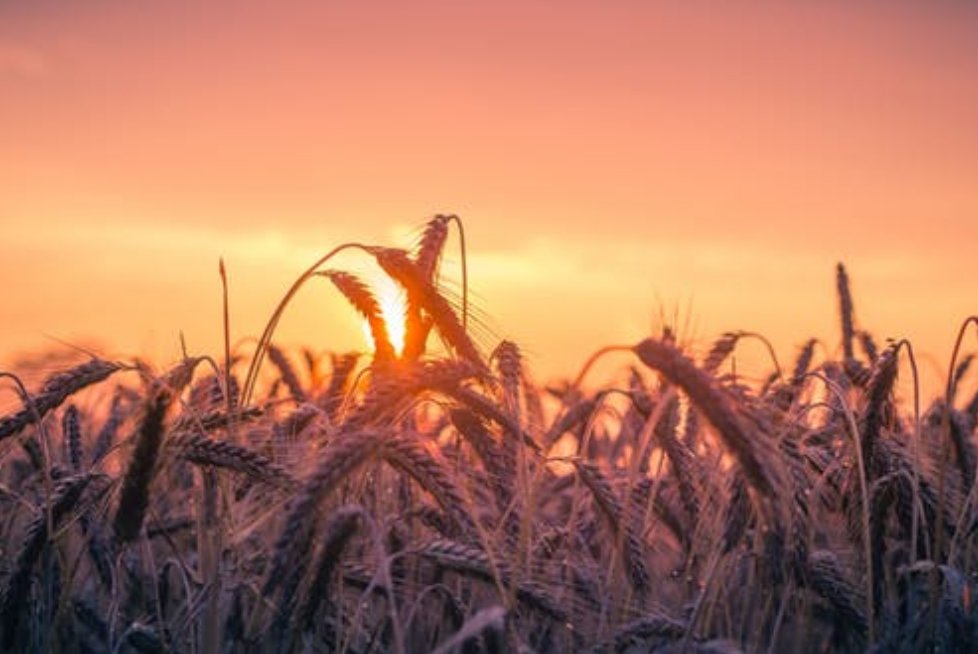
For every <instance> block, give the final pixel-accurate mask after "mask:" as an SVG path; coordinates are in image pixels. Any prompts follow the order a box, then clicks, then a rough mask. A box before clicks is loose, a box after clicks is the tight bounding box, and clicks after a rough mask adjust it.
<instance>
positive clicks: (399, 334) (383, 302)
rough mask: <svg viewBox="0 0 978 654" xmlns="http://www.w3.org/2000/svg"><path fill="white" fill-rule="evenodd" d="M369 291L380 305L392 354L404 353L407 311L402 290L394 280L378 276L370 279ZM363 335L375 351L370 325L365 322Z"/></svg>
mask: <svg viewBox="0 0 978 654" xmlns="http://www.w3.org/2000/svg"><path fill="white" fill-rule="evenodd" d="M370 289H371V291H372V292H373V294H374V296H375V297H376V298H377V303H378V304H380V315H381V317H382V318H383V319H384V325H385V326H386V327H387V336H388V337H389V338H390V340H391V345H393V346H394V352H396V353H397V355H398V356H400V355H401V353H402V352H403V351H404V330H405V324H404V323H405V316H406V311H407V305H406V302H407V299H406V298H405V296H404V290H403V289H402V288H401V287H400V286H398V285H397V283H396V282H394V280H392V279H391V278H390V277H387V276H386V275H383V274H378V275H376V276H374V277H373V278H371V279H370ZM362 329H363V334H364V338H366V340H367V343H368V344H370V346H371V348H373V349H376V347H377V346H376V343H374V340H373V336H372V335H371V333H370V325H369V324H368V323H367V321H366V320H364V321H363V326H362Z"/></svg>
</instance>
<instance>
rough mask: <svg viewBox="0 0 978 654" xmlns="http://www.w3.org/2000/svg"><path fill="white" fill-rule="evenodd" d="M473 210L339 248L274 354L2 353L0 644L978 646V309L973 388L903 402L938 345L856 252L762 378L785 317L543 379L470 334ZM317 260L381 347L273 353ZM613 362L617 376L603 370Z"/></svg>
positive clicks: (60, 647) (67, 648) (951, 382)
mask: <svg viewBox="0 0 978 654" xmlns="http://www.w3.org/2000/svg"><path fill="white" fill-rule="evenodd" d="M453 228H457V229H461V223H460V221H458V220H457V218H455V217H454V216H442V215H439V216H436V217H435V218H433V219H432V220H431V221H430V222H429V223H428V224H427V226H426V228H425V230H424V232H423V235H422V237H421V239H420V241H419V243H418V245H417V247H416V248H414V249H413V250H411V251H407V250H401V249H396V248H388V247H380V246H362V245H347V246H341V247H339V248H337V249H336V250H334V251H333V252H331V253H330V254H328V255H327V256H325V257H323V259H321V260H319V261H317V262H316V263H315V264H314V265H313V266H312V267H310V268H309V269H308V270H307V271H306V272H305V273H304V274H303V275H302V276H301V277H300V278H299V279H297V280H296V283H295V285H294V286H293V287H292V288H291V289H290V290H289V291H288V292H287V293H286V294H285V296H284V297H283V299H282V302H281V304H280V305H279V307H278V308H277V310H276V311H275V313H274V314H273V315H272V316H271V317H270V319H269V322H268V326H267V328H266V330H265V332H264V333H263V334H262V335H261V336H260V338H259V339H258V340H257V344H255V343H254V342H252V343H250V344H249V345H246V346H242V347H241V348H238V349H236V350H232V348H231V347H230V344H229V345H228V347H227V348H226V350H225V351H224V352H219V353H213V354H212V355H211V356H198V355H187V356H186V358H185V359H184V360H183V361H180V362H178V363H177V364H176V365H175V366H173V367H172V368H171V369H169V370H165V371H154V370H152V369H150V367H149V366H147V365H146V364H144V363H141V362H139V361H109V360H104V359H101V358H93V359H91V360H88V361H84V362H82V363H80V364H78V365H77V366H75V367H73V368H70V369H67V370H64V371H61V372H59V373H57V374H55V375H53V376H50V377H49V378H48V379H47V380H46V381H44V383H43V384H42V385H41V386H40V387H38V388H35V389H27V388H25V387H24V386H23V385H22V384H21V383H20V382H19V380H18V377H17V376H15V374H13V373H6V374H4V379H5V381H6V382H7V385H6V387H7V389H8V392H9V393H11V394H13V395H14V396H15V397H16V398H17V399H18V401H19V402H18V404H17V405H16V408H15V409H13V410H11V411H10V412H9V413H7V414H6V415H5V416H3V417H2V418H0V516H2V521H0V589H2V597H0V648H2V650H3V651H30V652H202V653H204V652H206V653H216V652H345V653H351V654H366V653H368V652H396V653H398V654H407V653H415V652H417V653H421V652H438V653H448V652H460V653H461V652H464V653H478V652H526V653H530V652H539V653H541V654H542V653H545V652H629V653H637V652H716V653H733V652H776V651H794V652H862V651H873V652H917V651H937V652H954V651H966V650H968V649H969V648H971V647H972V646H973V645H974V643H976V642H978V612H976V607H975V606H974V599H973V598H974V596H975V592H976V590H978V588H976V578H975V574H976V570H978V506H976V499H978V498H976V496H978V490H976V489H978V486H976V484H975V481H976V475H975V472H976V462H978V450H976V447H975V440H974V438H975V423H976V418H978V394H976V395H974V396H971V397H969V396H968V395H967V394H966V393H958V387H959V386H962V387H970V386H968V384H965V383H963V382H965V381H970V375H971V374H972V372H971V369H970V367H969V365H970V364H971V363H972V356H971V355H970V354H967V351H968V349H969V347H968V343H971V342H973V341H969V340H966V339H967V336H968V334H969V331H968V330H969V328H970V327H971V326H972V323H975V324H978V319H976V318H974V317H972V318H968V319H967V320H965V321H964V322H963V324H962V326H961V331H960V336H959V339H958V342H957V343H956V347H955V353H954V356H953V357H952V360H951V361H950V362H948V370H949V373H948V381H947V386H946V390H945V392H944V393H943V394H941V396H940V397H938V398H936V399H933V400H931V401H930V402H929V403H928V402H927V401H926V400H927V398H923V399H918V398H907V399H906V400H905V401H901V402H898V401H896V399H895V394H894V389H895V387H896V384H897V379H898V373H899V374H901V375H910V376H912V375H913V374H914V368H915V362H914V359H913V348H912V346H911V345H910V344H909V343H908V342H906V341H899V342H890V343H877V342H876V341H874V338H873V336H872V335H871V334H870V333H868V332H867V331H864V330H862V329H861V328H860V326H859V325H856V324H854V320H853V315H854V311H853V302H854V300H853V298H852V297H851V294H850V290H849V280H848V277H847V273H846V270H845V268H844V267H843V266H842V265H841V264H839V265H838V266H837V268H836V271H835V273H836V282H837V285H838V300H839V305H838V312H839V326H840V329H839V333H838V335H837V336H835V337H834V339H833V340H832V342H829V343H823V342H820V341H818V340H816V339H810V340H808V341H807V342H805V344H804V346H803V347H801V348H800V350H799V351H798V352H797V353H795V356H794V358H793V360H792V361H791V362H790V364H787V363H786V364H785V365H784V366H782V365H781V364H779V362H778V361H777V360H776V359H775V358H773V357H772V358H771V360H770V370H769V372H770V374H769V376H767V377H766V379H762V380H760V381H758V382H754V381H752V380H745V379H744V378H742V377H740V376H738V375H737V374H736V369H735V367H734V366H732V365H731V363H730V362H731V360H732V357H734V356H735V355H736V349H737V347H738V344H739V343H741V342H742V341H744V340H746V339H751V340H754V339H761V340H763V336H762V335H759V334H755V333H748V332H740V331H731V332H728V333H725V334H723V335H721V336H720V337H719V338H718V339H717V340H716V341H715V342H714V343H712V344H707V347H703V348H701V349H702V350H703V352H704V354H703V355H701V356H700V355H697V354H696V348H695V347H693V346H692V344H689V343H684V342H682V341H681V339H680V338H679V337H678V336H677V335H676V334H675V333H674V332H673V331H671V330H669V329H664V330H663V331H662V333H657V334H650V335H648V337H647V338H645V339H644V340H641V341H640V342H638V343H634V344H627V345H614V346H608V347H605V348H602V349H601V350H599V351H598V352H597V353H596V354H595V356H594V357H592V359H591V360H589V361H588V362H587V364H585V365H584V366H583V368H582V372H581V375H580V376H579V377H578V378H577V379H574V380H568V381H566V382H564V383H562V384H559V385H551V386H548V387H541V386H539V385H537V384H535V383H534V381H533V379H532V377H531V375H530V374H529V371H528V370H527V366H526V365H525V363H524V360H523V358H522V356H521V353H520V348H519V346H518V344H516V343H513V342H509V341H503V342H499V343H484V342H480V341H479V340H478V339H474V338H473V337H472V333H473V329H472V327H471V325H470V323H471V322H472V319H471V317H470V315H469V311H468V306H467V304H468V303H467V298H466V297H465V296H464V294H463V297H462V298H461V300H459V299H457V298H451V297H450V295H449V294H448V293H446V292H445V291H444V290H443V288H444V286H443V284H441V283H440V282H442V281H443V280H441V279H440V277H439V262H440V259H441V256H442V253H443V250H444V249H445V244H446V242H447V241H448V240H449V237H450V236H451V234H452V229H453ZM344 249H347V250H349V249H356V250H360V251H361V252H362V253H363V254H364V256H366V257H368V258H370V259H372V260H373V261H375V262H376V263H377V264H378V265H379V266H380V268H381V269H382V270H383V271H384V273H386V274H387V275H388V276H390V277H391V278H392V279H393V280H394V281H395V282H397V284H398V285H399V286H400V287H401V288H402V289H403V290H404V293H405V296H406V311H405V315H404V325H403V331H404V339H403V341H404V342H403V343H402V344H397V343H394V342H392V339H391V335H390V332H391V329H390V325H389V324H388V322H387V321H385V319H384V317H383V316H382V311H381V307H380V304H379V302H378V299H377V297H375V295H374V294H373V292H372V291H371V289H370V287H369V286H368V285H367V284H365V283H364V282H363V281H362V280H361V279H358V277H357V276H356V275H354V274H352V273H350V272H347V271H343V270H335V269H330V268H329V267H328V264H329V262H330V259H331V257H332V256H333V254H335V253H336V252H338V251H340V250H344ZM222 271H223V269H222ZM314 278H315V279H317V280H318V281H317V283H324V282H325V283H330V284H332V286H333V287H334V288H335V291H336V292H338V293H340V294H342V295H343V296H344V297H345V298H346V299H347V300H349V303H350V305H351V310H352V311H356V312H358V313H359V314H360V315H361V316H362V317H363V319H364V321H365V322H366V324H367V325H368V327H369V330H370V333H371V335H372V339H373V342H374V348H373V350H372V352H370V353H367V354H362V353H359V354H358V353H338V352H319V351H317V350H316V347H315V344H310V346H309V348H306V349H296V350H286V349H283V348H281V347H279V346H278V345H276V343H275V339H274V336H275V327H276V325H277V323H278V321H279V319H280V317H281V316H282V314H283V313H284V312H286V311H288V308H289V306H290V302H291V300H292V298H293V296H294V295H295V292H296V291H297V290H298V289H299V288H300V287H301V286H303V285H304V284H306V283H309V282H310V281H311V280H313V279H314ZM463 288H465V287H464V286H463ZM225 309H227V307H225ZM225 315H227V311H225ZM802 336H803V337H804V336H805V335H802ZM228 342H229V343H230V340H229V339H228ZM604 356H613V357H615V361H619V360H620V361H621V362H622V366H621V374H620V375H619V377H618V381H616V382H614V383H607V384H605V385H603V386H601V387H599V388H597V389H594V388H592V387H591V385H590V384H589V383H588V382H589V378H588V370H589V366H590V364H591V363H592V362H593V361H594V360H595V359H597V358H601V357H604ZM14 372H17V371H14Z"/></svg>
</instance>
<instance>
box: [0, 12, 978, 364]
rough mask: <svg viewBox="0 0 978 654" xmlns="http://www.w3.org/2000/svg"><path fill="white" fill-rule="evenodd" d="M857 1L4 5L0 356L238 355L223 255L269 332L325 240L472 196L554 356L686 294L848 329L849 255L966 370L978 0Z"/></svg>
mask: <svg viewBox="0 0 978 654" xmlns="http://www.w3.org/2000/svg"><path fill="white" fill-rule="evenodd" d="M200 4H207V8H202V7H200V6H198V5H200ZM855 4H856V3H842V2H831V3H823V2H819V3H816V2H794V3H768V2H751V3H721V2H697V3H686V2H683V3H678V2H677V3H668V4H667V3H651V2H650V3H646V2H638V1H624V0H621V1H617V2H615V1H613V2H583V1H576V2H575V1H571V2H566V1H565V2H556V1H554V2H542V1H537V2H533V1H530V2H525V1H524V2H505V1H504V2H493V3H475V2H448V1H447V0H446V1H442V2H412V3H397V2H389V3H379V2H362V3H339V2H335V3H334V2H309V3H298V2H279V3H270V2H268V3H265V2H261V3H259V2H253V1H248V2H233V3H232V2H211V3H196V2H182V1H176V2H168V3H148V2H146V3H137V2H133V3H118V2H107V1H105V2H102V1H97V0H79V1H77V2H72V3H63V2H56V1H54V0H36V1H32V2H6V3H2V4H0V248H2V250H0V254H2V256H0V278H2V279H3V280H4V281H5V282H6V283H5V284H4V290H3V300H2V302H0V324H2V325H3V329H2V331H0V352H7V353H12V352H15V351H20V350H23V349H25V348H27V349H38V348H43V347H47V346H49V345H50V344H51V343H53V341H52V338H57V339H64V340H68V341H70V342H74V343H79V344H85V345H88V344H92V343H100V344H101V347H103V348H104V351H105V352H106V353H111V354H132V353H136V352H148V353H150V354H151V355H153V356H154V357H156V358H157V359H160V360H164V361H166V360H172V359H174V358H175V357H177V356H178V353H179V346H178V333H179V332H180V331H182V332H183V333H184V334H185V336H186V338H187V341H188V345H189V346H190V349H191V350H193V351H196V352H217V351H219V347H220V342H221V341H220V335H221V324H220V287H219V281H218V276H217V261H218V257H220V256H224V257H225V259H226V261H227V264H228V267H229V270H230V274H231V285H232V288H231V292H232V312H233V321H234V324H233V327H232V328H233V331H234V334H235V336H236V337H244V336H246V335H255V334H257V333H259V332H260V331H261V328H262V326H263V323H264V320H265V318H266V317H267V315H268V314H269V312H270V311H271V309H272V308H273V306H274V305H275V303H276V301H277V299H278V298H279V296H280V295H281V294H282V292H283V290H284V289H285V288H286V287H287V286H288V284H289V283H290V282H291V280H292V278H293V277H294V276H295V275H297V274H298V273H299V272H300V271H301V270H302V269H303V268H304V267H305V266H307V265H308V264H309V263H311V262H312V261H313V260H315V258H317V257H318V256H319V255H320V254H322V253H325V252H326V251H327V250H329V249H330V248H332V247H333V246H335V245H337V244H339V243H341V242H343V241H346V240H359V241H365V242H382V243H388V244H400V245H408V244H410V243H411V238H412V236H414V235H416V234H417V228H418V227H419V226H420V225H422V224H423V223H424V221H425V220H426V219H427V218H428V217H429V216H430V215H432V214H433V213H435V212H454V213H458V214H460V215H461V216H462V217H463V219H464V220H465V223H466V227H467V230H468V234H467V235H468V238H469V242H470V252H471V263H470V265H471V275H472V286H473V288H474V290H475V291H476V292H477V293H478V297H479V299H478V306H479V307H480V308H481V310H482V311H483V312H484V313H485V314H486V318H485V322H486V326H487V329H488V331H489V336H487V337H486V340H485V341H484V342H485V343H486V345H487V346H489V347H491V346H492V345H493V339H498V338H501V337H508V338H513V339H516V340H517V341H518V342H520V343H521V344H522V345H523V346H524V349H525V350H527V352H528V353H529V354H530V356H531V361H532V363H533V365H534V366H535V367H536V369H537V370H538V371H539V372H540V376H543V377H547V376H550V375H555V374H562V373H570V372H572V371H574V370H576V368H577V366H578V364H579V363H580V362H581V361H582V360H583V358H584V357H585V356H586V354H587V353H588V352H590V351H591V350H593V349H595V348H596V347H598V346H600V345H603V344H608V343H611V342H634V341H636V340H637V339H639V338H641V337H643V336H644V335H646V334H647V333H648V332H649V329H650V328H651V327H653V326H659V325H661V324H662V318H661V316H662V315H663V314H664V315H666V316H672V315H673V314H675V313H676V312H678V313H679V314H680V315H681V316H682V317H683V318H685V317H687V316H689V317H690V320H691V326H692V327H691V331H690V333H689V335H690V336H694V337H696V338H697V339H699V340H700V341H701V342H707V341H708V340H710V339H712V338H713V337H714V336H716V335H717V334H718V333H719V332H721V331H723V330H725V329H736V328H742V329H750V330H757V331H761V332H763V333H765V334H768V335H769V336H770V337H771V338H772V339H773V340H774V342H775V345H776V346H777V348H778V350H779V353H780V354H781V355H782V357H783V358H789V357H790V356H791V355H792V353H793V347H794V346H795V345H797V344H799V343H801V342H802V341H804V340H805V339H806V338H807V337H809V336H812V335H814V336H819V337H822V338H824V339H825V340H826V342H827V343H828V345H829V346H830V347H836V346H837V343H838V337H837V335H836V332H837V330H836V327H835V299H834V295H833V292H834V287H833V283H834V281H833V267H834V264H835V261H837V260H839V259H843V260H845V261H846V262H847V263H848V266H849V268H850V273H851V275H852V278H853V286H854V289H853V290H854V293H855V299H856V308H857V319H858V320H859V321H860V322H861V323H862V324H863V325H864V326H865V327H867V328H869V329H871V330H873V331H874V332H875V333H876V334H877V336H878V337H879V339H880V340H882V339H883V338H884V337H886V336H899V337H902V336H907V337H910V338H911V339H912V340H913V341H914V342H915V344H916V345H917V347H918V349H919V354H920V356H923V355H924V354H925V353H931V354H933V355H934V356H935V357H937V359H938V360H939V361H941V362H944V361H945V360H946V357H947V353H948V350H949V349H950V346H951V344H952V341H953V337H954V332H955V330H956V328H957V325H958V323H959V322H960V321H961V319H963V318H964V317H965V316H966V315H968V314H969V313H975V312H978V297H976V294H975V293H974V284H973V280H974V279H975V276H976V273H978V256H976V254H975V246H976V244H978V183H976V182H978V39H975V38H974V34H975V25H978V8H976V7H978V5H973V4H966V3H963V2H930V3H914V4H909V3H906V4H904V3H899V2H897V3H894V2H886V3H883V2H878V3H874V2H862V3H858V7H856V6H855ZM452 257H453V258H457V257H456V255H454V254H453V255H452ZM350 263H356V262H355V261H352V260H351V261H350ZM350 313H351V312H349V311H348V310H347V309H345V308H344V307H343V305H342V304H341V303H339V302H338V301H337V300H336V298H335V293H334V292H332V291H331V290H330V289H329V288H328V287H327V286H326V285H325V284H320V285H316V286H313V287H310V289H307V291H306V292H305V293H303V294H302V295H301V296H300V298H299V301H298V303H297V304H296V307H295V310H294V312H293V313H292V314H290V316H289V318H288V319H287V320H286V321H285V322H284V323H283V327H282V332H281V336H282V338H283V339H285V340H286V341H287V342H310V343H312V344H314V345H315V346H316V347H318V348H338V349H347V348H350V347H359V346H362V338H361V335H360V332H359V329H358V327H357V325H356V320H355V319H354V318H353V317H352V315H350ZM749 347H750V346H748V348H749ZM6 358H9V357H6ZM924 365H929V364H924ZM942 365H943V364H942Z"/></svg>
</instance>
